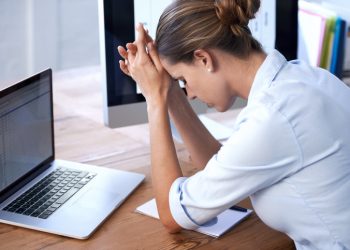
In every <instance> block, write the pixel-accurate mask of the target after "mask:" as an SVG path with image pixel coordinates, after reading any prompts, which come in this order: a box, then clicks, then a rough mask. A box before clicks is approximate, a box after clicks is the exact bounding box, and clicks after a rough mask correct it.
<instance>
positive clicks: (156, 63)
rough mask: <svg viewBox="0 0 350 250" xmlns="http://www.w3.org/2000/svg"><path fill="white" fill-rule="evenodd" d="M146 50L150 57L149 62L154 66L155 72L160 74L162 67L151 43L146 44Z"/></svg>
mask: <svg viewBox="0 0 350 250" xmlns="http://www.w3.org/2000/svg"><path fill="white" fill-rule="evenodd" d="M147 50H148V55H149V56H150V57H151V60H152V62H153V64H154V66H155V67H156V69H157V71H158V72H160V71H161V70H162V68H163V66H162V64H161V62H160V60H159V56H158V52H157V50H156V48H155V46H154V43H153V42H149V43H148V44H147Z"/></svg>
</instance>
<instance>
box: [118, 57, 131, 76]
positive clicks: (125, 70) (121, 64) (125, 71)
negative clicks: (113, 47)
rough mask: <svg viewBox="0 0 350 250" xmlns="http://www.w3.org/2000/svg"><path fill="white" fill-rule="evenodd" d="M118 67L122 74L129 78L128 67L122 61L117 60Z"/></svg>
mask: <svg viewBox="0 0 350 250" xmlns="http://www.w3.org/2000/svg"><path fill="white" fill-rule="evenodd" d="M119 67H120V69H121V71H123V73H124V74H126V75H128V76H131V74H130V72H129V69H128V66H127V65H126V64H125V62H124V61H123V60H119Z"/></svg>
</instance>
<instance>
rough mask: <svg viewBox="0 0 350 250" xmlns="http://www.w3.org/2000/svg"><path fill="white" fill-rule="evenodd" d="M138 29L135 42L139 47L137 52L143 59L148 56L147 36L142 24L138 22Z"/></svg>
mask: <svg viewBox="0 0 350 250" xmlns="http://www.w3.org/2000/svg"><path fill="white" fill-rule="evenodd" d="M136 30H137V38H136V40H135V44H136V47H137V53H138V54H139V55H140V57H141V58H142V59H146V58H148V55H147V52H146V44H147V42H146V37H145V34H146V32H145V30H144V28H143V26H142V24H140V23H139V24H137V27H136Z"/></svg>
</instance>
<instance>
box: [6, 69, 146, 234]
mask: <svg viewBox="0 0 350 250" xmlns="http://www.w3.org/2000/svg"><path fill="white" fill-rule="evenodd" d="M53 124H54V122H53V102H52V71H51V69H48V70H45V71H43V72H41V73H39V74H36V75H34V76H32V77H30V78H28V79H26V80H23V81H21V82H19V83H17V84H15V85H13V86H11V87H9V88H6V89H4V90H1V91H0V222H3V223H7V224H11V225H16V226H21V227H26V228H31V229H36V230H40V231H45V232H49V233H55V234H59V235H64V236H69V237H73V238H78V239H86V238H88V237H89V236H90V235H91V234H92V233H93V232H94V230H95V229H96V228H97V227H98V226H99V225H100V224H101V223H102V222H103V221H104V220H105V219H106V218H107V216H108V215H110V214H111V213H112V212H113V211H114V210H115V209H116V208H117V207H118V206H119V205H120V204H121V203H122V202H123V201H124V200H125V199H126V198H127V197H128V195H130V193H131V192H132V191H133V190H134V189H135V188H136V187H137V186H138V185H139V184H140V183H141V182H142V181H143V179H144V175H142V174H137V173H131V172H125V171H119V170H114V169H108V168H103V167H97V166H90V165H86V164H79V163H75V162H68V161H63V160H56V159H55V150H54V129H53Z"/></svg>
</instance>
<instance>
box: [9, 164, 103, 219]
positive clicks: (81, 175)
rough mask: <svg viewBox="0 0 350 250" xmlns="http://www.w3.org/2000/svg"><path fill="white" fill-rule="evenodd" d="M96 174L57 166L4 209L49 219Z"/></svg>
mask: <svg viewBox="0 0 350 250" xmlns="http://www.w3.org/2000/svg"><path fill="white" fill-rule="evenodd" d="M95 176H96V174H94V173H89V172H86V171H77V170H73V169H65V168H61V167H59V168H57V169H56V170H55V171H53V172H52V173H50V174H49V175H47V176H46V177H45V178H43V179H42V180H41V181H40V182H38V183H37V184H35V185H34V186H33V187H31V188H30V189H29V190H27V191H26V192H25V193H23V194H22V195H21V196H19V197H18V198H17V199H16V200H14V201H13V202H11V203H10V204H9V205H8V206H6V207H5V208H3V210H5V211H8V212H13V213H18V214H23V215H28V216H32V217H38V218H41V219H47V218H48V217H49V216H50V215H51V214H53V213H54V212H55V211H56V210H57V209H58V208H59V207H61V206H62V205H63V204H64V203H65V202H66V201H68V199H69V198H71V197H72V196H73V195H74V194H75V193H76V192H78V191H79V190H80V189H81V188H82V187H84V186H85V185H86V184H87V183H88V182H89V181H90V180H92V179H93V178H94V177H95Z"/></svg>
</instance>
